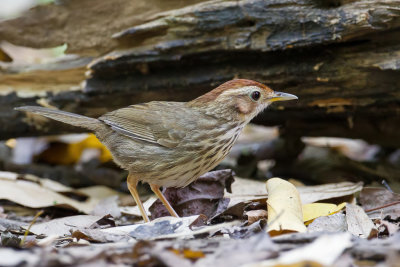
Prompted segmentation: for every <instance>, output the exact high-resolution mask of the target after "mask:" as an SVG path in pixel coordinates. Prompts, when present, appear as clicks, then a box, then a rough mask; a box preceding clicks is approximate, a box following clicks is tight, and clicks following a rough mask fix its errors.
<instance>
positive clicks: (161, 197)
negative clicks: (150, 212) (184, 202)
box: [150, 184, 179, 217]
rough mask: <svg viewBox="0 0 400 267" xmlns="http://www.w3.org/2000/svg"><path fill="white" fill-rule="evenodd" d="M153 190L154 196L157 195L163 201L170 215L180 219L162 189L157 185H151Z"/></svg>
mask: <svg viewBox="0 0 400 267" xmlns="http://www.w3.org/2000/svg"><path fill="white" fill-rule="evenodd" d="M150 188H151V190H153V192H154V194H156V195H157V197H158V198H159V199H160V200H161V202H162V203H163V204H164V206H165V207H166V208H167V210H168V212H169V214H171V216H174V217H179V215H178V214H177V213H176V211H175V210H174V208H173V207H172V206H171V204H169V202H168V200H167V199H166V198H165V197H164V195H163V194H162V193H161V191H160V187H159V186H158V185H155V184H150Z"/></svg>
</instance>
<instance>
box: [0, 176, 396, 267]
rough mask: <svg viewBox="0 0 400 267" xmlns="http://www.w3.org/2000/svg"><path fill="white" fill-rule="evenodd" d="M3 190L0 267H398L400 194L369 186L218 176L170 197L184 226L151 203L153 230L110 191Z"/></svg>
mask: <svg viewBox="0 0 400 267" xmlns="http://www.w3.org/2000/svg"><path fill="white" fill-rule="evenodd" d="M3 186H4V187H3ZM0 188H2V189H0V199H2V200H1V202H0V207H1V214H2V216H1V218H0V234H1V241H2V243H1V244H2V247H1V248H0V266H50V265H51V266H54V265H82V264H85V265H87V264H95V265H108V264H112V265H118V266H131V265H139V266H154V265H157V266H178V265H179V266H207V265H214V266H277V265H302V264H308V265H310V266H327V265H335V264H339V263H340V264H343V263H344V264H347V265H351V264H353V265H356V264H357V263H358V262H362V261H373V262H376V263H381V264H385V263H389V262H393V261H394V259H393V257H394V256H390V257H389V256H388V255H389V254H388V251H389V250H390V251H398V250H399V247H398V245H397V244H398V243H397V242H399V241H400V233H399V223H400V217H399V215H398V212H399V209H397V208H398V203H397V202H398V201H399V197H398V195H397V194H395V193H391V192H389V191H388V190H387V189H384V188H373V189H371V188H368V187H366V188H365V187H363V185H362V184H361V183H349V182H345V183H337V184H326V185H319V186H299V187H295V186H294V185H293V184H291V183H290V182H287V181H285V180H283V179H280V178H273V179H269V180H268V181H267V183H265V182H261V181H253V180H248V179H243V178H238V177H235V176H234V173H233V172H232V171H230V170H221V171H214V172H210V173H207V174H206V175H204V176H203V177H201V178H200V179H199V180H198V181H197V182H196V183H194V184H192V185H190V186H189V187H187V188H186V190H183V191H179V190H176V189H167V190H165V194H166V195H167V196H168V197H169V198H170V199H172V200H173V203H175V208H176V209H177V210H178V213H180V214H181V215H184V216H183V217H181V218H174V217H164V212H165V211H163V207H162V206H160V205H159V204H158V203H157V200H156V199H155V198H154V197H152V196H150V197H149V198H147V200H146V201H144V203H145V207H146V209H148V211H149V212H151V215H152V218H153V220H152V221H151V222H149V223H143V222H142V221H141V220H140V213H139V211H138V210H137V207H136V206H126V203H125V204H124V201H120V200H121V199H122V198H124V197H126V194H123V193H119V192H116V191H114V190H111V189H109V188H107V187H104V186H95V187H90V188H83V189H73V188H69V187H66V186H63V185H61V184H58V183H57V182H54V181H50V180H47V179H41V178H38V177H34V176H30V175H18V174H15V173H6V172H0ZM23 192H24V193H23ZM360 192H361V195H360V196H358V194H359V193H360ZM22 193H23V194H22ZM35 197H36V199H35ZM340 201H342V202H340ZM343 201H345V202H343ZM357 203H359V204H357ZM18 207H19V208H18ZM17 208H18V209H17ZM39 208H40V209H43V211H44V213H43V215H42V216H41V217H39V218H38V221H37V222H36V223H34V224H33V226H32V227H31V228H29V230H28V226H29V224H30V223H29V222H30V221H32V219H33V215H34V214H36V213H37V210H38V209H39ZM24 209H25V210H26V211H25V212H23V211H24ZM16 212H19V213H20V214H32V215H25V217H24V216H20V215H16ZM63 214H65V215H63ZM157 217H158V218H157ZM19 218H21V219H20V220H18V219H19ZM154 218H156V219H154ZM271 232H273V234H271ZM24 234H27V238H26V240H25V241H24V242H22V244H21V240H23V236H24ZM371 242H373V243H374V244H373V245H374V248H375V249H374V250H372V249H371V247H370V246H369V243H371ZM327 244H329V246H327ZM16 248H17V249H16ZM21 248H22V250H21ZM377 259H378V260H377Z"/></svg>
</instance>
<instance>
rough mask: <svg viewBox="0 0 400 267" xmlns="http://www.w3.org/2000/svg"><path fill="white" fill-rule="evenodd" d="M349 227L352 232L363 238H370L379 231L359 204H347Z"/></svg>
mask: <svg viewBox="0 0 400 267" xmlns="http://www.w3.org/2000/svg"><path fill="white" fill-rule="evenodd" d="M346 220H347V229H348V231H349V232H350V233H352V234H353V235H355V236H358V237H361V238H368V237H370V236H372V235H375V234H377V233H378V231H377V229H376V228H375V225H374V223H373V222H372V220H371V219H370V218H369V217H368V215H367V214H366V213H365V211H364V210H363V209H362V208H361V207H360V206H357V205H353V204H349V203H347V204H346Z"/></svg>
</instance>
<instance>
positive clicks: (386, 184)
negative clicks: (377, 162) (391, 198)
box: [382, 179, 393, 193]
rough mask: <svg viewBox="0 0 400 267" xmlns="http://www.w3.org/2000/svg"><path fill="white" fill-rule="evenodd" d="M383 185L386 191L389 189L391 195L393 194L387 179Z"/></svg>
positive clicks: (383, 181)
mask: <svg viewBox="0 0 400 267" xmlns="http://www.w3.org/2000/svg"><path fill="white" fill-rule="evenodd" d="M382 184H383V186H384V187H386V189H387V190H388V191H389V192H390V193H393V190H392V188H390V186H389V184H388V183H387V182H386V180H385V179H383V180H382Z"/></svg>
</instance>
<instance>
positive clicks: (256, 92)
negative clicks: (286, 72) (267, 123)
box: [251, 91, 261, 101]
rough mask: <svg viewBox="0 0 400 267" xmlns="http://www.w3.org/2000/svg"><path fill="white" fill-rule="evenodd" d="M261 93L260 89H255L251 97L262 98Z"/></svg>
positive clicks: (254, 98)
mask: <svg viewBox="0 0 400 267" xmlns="http://www.w3.org/2000/svg"><path fill="white" fill-rule="evenodd" d="M260 96H261V93H260V92H259V91H254V92H252V93H251V99H253V100H254V101H258V99H260Z"/></svg>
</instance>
